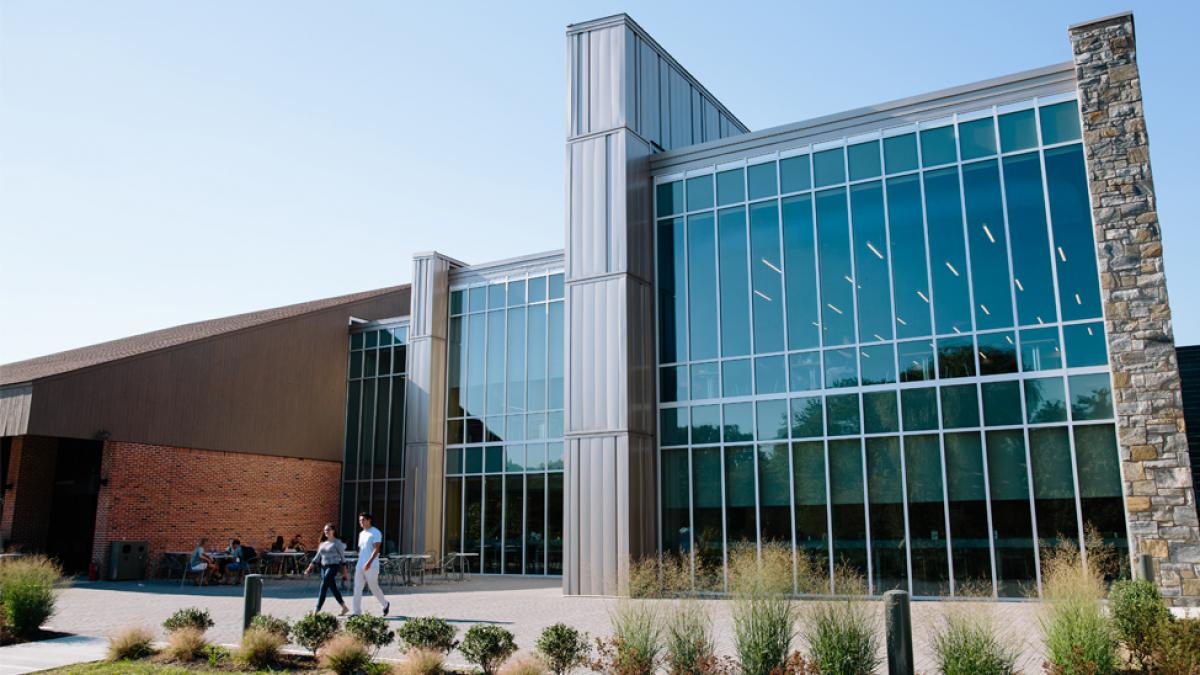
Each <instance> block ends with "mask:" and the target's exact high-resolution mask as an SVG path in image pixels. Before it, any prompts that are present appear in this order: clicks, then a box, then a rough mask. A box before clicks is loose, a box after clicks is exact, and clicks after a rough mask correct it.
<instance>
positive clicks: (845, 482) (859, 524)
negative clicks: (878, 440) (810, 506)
mask: <svg viewBox="0 0 1200 675" xmlns="http://www.w3.org/2000/svg"><path fill="white" fill-rule="evenodd" d="M862 452H863V451H862V441H860V440H858V439H855V440H851V441H845V440H839V441H829V493H830V496H831V502H830V503H831V508H830V511H831V519H832V522H833V560H834V565H835V571H840V569H841V568H845V569H846V570H848V571H851V572H853V573H854V574H856V575H857V576H859V577H861V578H864V579H865V578H866V577H867V519H866V509H865V504H864V503H863V499H864V497H865V495H864V494H863V458H862ZM836 583H837V580H836V578H835V584H836ZM835 590H836V588H835Z"/></svg>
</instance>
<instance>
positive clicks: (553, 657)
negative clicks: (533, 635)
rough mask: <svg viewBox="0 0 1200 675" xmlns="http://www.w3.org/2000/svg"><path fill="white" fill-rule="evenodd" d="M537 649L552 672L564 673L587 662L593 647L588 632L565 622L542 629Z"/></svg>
mask: <svg viewBox="0 0 1200 675" xmlns="http://www.w3.org/2000/svg"><path fill="white" fill-rule="evenodd" d="M537 651H538V653H539V654H541V655H542V657H543V658H545V659H546V665H547V666H548V667H549V668H550V671H551V672H553V673H555V675H564V673H569V672H571V671H572V670H573V669H575V668H578V667H579V666H582V665H583V664H585V663H587V660H588V656H589V655H590V654H591V651H592V649H591V645H590V644H589V643H588V635H587V633H584V632H582V631H579V630H577V629H575V628H572V627H570V626H568V625H567V624H565V623H556V624H554V625H552V626H547V627H546V629H545V630H543V631H542V634H541V635H540V636H539V637H538V641H537Z"/></svg>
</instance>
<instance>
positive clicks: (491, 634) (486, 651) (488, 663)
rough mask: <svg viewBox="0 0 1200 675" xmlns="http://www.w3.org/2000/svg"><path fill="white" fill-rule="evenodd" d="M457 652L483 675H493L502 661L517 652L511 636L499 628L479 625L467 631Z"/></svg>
mask: <svg viewBox="0 0 1200 675" xmlns="http://www.w3.org/2000/svg"><path fill="white" fill-rule="evenodd" d="M458 651H460V652H462V655H463V656H465V657H467V660H468V661H470V662H471V663H474V664H475V665H477V666H479V667H480V669H482V670H483V672H484V675H493V673H495V672H496V670H497V669H498V668H499V667H500V665H501V664H502V663H504V661H505V660H506V659H507V658H508V657H510V656H512V655H513V652H515V651H517V643H516V642H515V641H514V640H513V634H512V633H511V632H510V631H507V630H505V629H503V628H501V627H500V626H493V625H488V624H479V625H475V626H471V627H470V628H469V629H467V634H466V635H464V636H463V640H462V644H460V645H459V646H458Z"/></svg>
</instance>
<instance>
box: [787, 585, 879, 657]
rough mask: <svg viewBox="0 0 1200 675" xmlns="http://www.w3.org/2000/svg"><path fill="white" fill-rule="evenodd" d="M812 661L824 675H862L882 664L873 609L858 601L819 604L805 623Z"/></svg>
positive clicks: (805, 632) (805, 634) (806, 638)
mask: <svg viewBox="0 0 1200 675" xmlns="http://www.w3.org/2000/svg"><path fill="white" fill-rule="evenodd" d="M804 639H805V641H806V642H807V643H808V660H809V661H811V662H812V665H813V666H815V667H816V668H817V669H818V670H819V671H820V672H821V673H822V674H823V675H861V674H862V673H871V672H874V670H875V668H876V667H877V666H878V665H879V663H880V661H881V660H880V658H879V638H878V636H877V635H876V633H875V627H874V625H873V622H872V620H871V611H870V608H869V607H867V606H866V605H864V604H863V603H862V602H859V601H855V600H830V601H827V602H820V603H817V604H816V605H815V606H814V607H813V608H812V610H811V611H810V612H809V614H808V616H807V617H806V621H805V628H804Z"/></svg>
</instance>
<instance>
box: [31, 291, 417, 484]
mask: <svg viewBox="0 0 1200 675" xmlns="http://www.w3.org/2000/svg"><path fill="white" fill-rule="evenodd" d="M408 311H409V290H408V289H407V288H404V289H401V290H399V291H396V292H394V293H389V294H386V295H381V296H378V297H375V298H371V299H369V300H363V301H359V302H356V303H350V304H345V305H338V306H335V307H330V308H327V309H322V310H318V311H314V312H310V313H307V314H302V315H300V316H295V317H291V318H287V319H282V320H279V321H274V322H271V323H267V324H263V325H259V326H255V327H252V328H247V329H244V330H240V331H236V332H232V333H226V334H222V335H218V336H215V337H212V338H207V339H203V340H198V341H195V342H189V343H186V344H183V345H179V346H176V347H171V348H168V349H163V350H159V351H155V352H150V353H147V354H143V355H140V356H135V357H131V358H127V359H124V360H120V361H115V362H111V363H106V364H102V365H99V366H95V367H91V368H86V369H83V370H78V371H74V372H70V373H66V374H63V375H58V376H54V377H49V378H45V379H41V380H36V381H35V382H34V384H33V407H32V410H31V411H30V419H29V431H28V433H30V434H38V435H43V436H65V437H70V438H95V437H96V436H97V434H98V433H100V432H101V431H106V432H108V434H109V438H110V439H111V440H113V441H126V442H135V443H151V444H156V445H169V446H176V447H185V448H200V449H205V450H225V451H229V452H247V453H255V454H264V455H279V456H287V457H303V458H308V459H322V460H332V461H341V459H342V442H343V439H342V436H343V430H344V424H345V405H346V367H347V365H346V361H347V349H348V337H347V336H348V333H347V326H348V320H349V317H351V316H355V317H359V318H363V319H382V318H389V317H394V316H401V315H406V314H408Z"/></svg>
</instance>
